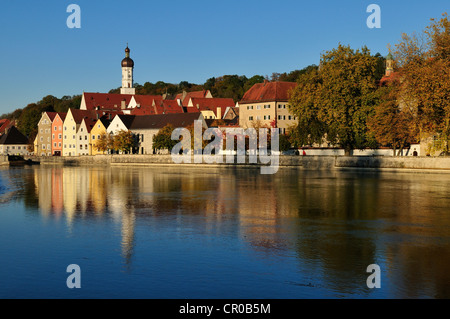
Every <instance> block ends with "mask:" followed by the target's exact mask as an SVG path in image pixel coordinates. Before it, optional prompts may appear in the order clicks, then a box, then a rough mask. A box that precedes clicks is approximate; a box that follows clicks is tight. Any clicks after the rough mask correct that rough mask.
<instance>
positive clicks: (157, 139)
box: [153, 124, 178, 151]
mask: <svg viewBox="0 0 450 319" xmlns="http://www.w3.org/2000/svg"><path fill="white" fill-rule="evenodd" d="M174 129H175V128H174V127H173V125H171V124H167V125H166V126H164V127H163V128H162V129H160V130H159V132H158V134H156V135H155V136H154V137H153V148H154V149H157V150H169V151H172V148H174V146H175V145H177V144H178V141H173V140H172V132H173V130H174Z"/></svg>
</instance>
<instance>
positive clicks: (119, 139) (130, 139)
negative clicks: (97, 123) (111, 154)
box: [112, 130, 136, 153]
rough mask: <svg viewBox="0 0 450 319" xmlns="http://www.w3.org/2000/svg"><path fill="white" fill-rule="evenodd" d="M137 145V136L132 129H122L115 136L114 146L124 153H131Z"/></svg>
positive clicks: (116, 149)
mask: <svg viewBox="0 0 450 319" xmlns="http://www.w3.org/2000/svg"><path fill="white" fill-rule="evenodd" d="M134 147H136V138H135V136H134V134H133V133H132V132H131V131H128V130H127V131H126V130H120V131H119V132H118V133H116V134H115V135H114V137H113V141H112V148H113V150H115V151H120V152H122V153H131V152H132V150H133V148H134Z"/></svg>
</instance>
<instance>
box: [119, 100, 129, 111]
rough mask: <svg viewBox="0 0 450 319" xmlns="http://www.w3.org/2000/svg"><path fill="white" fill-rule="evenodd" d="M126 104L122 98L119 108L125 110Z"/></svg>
mask: <svg viewBox="0 0 450 319" xmlns="http://www.w3.org/2000/svg"><path fill="white" fill-rule="evenodd" d="M126 107H127V106H126V104H125V100H122V102H121V103H120V108H121V109H122V110H125V109H126Z"/></svg>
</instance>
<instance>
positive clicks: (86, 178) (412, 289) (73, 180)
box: [22, 166, 450, 297]
mask: <svg viewBox="0 0 450 319" xmlns="http://www.w3.org/2000/svg"><path fill="white" fill-rule="evenodd" d="M29 171H30V172H32V173H33V175H32V174H24V176H23V182H22V183H23V187H22V192H23V194H24V201H25V203H26V205H28V206H31V207H35V206H37V204H39V207H40V209H41V212H42V215H43V216H46V217H51V216H57V215H58V214H60V212H61V207H64V213H65V215H66V220H67V222H68V224H69V225H70V224H72V223H74V222H76V221H77V219H104V220H108V219H109V218H111V217H112V219H113V220H114V221H115V222H116V223H120V225H121V228H120V230H121V237H122V241H121V252H122V256H123V257H124V259H125V261H126V263H127V264H128V265H130V264H131V261H132V257H133V254H134V253H135V249H134V248H135V246H136V245H137V244H138V242H137V240H136V234H135V233H136V229H135V228H136V225H138V224H140V223H142V225H145V230H146V231H152V230H160V229H161V227H170V228H171V230H173V231H174V234H175V235H178V233H177V232H179V231H181V232H183V231H185V230H188V231H189V232H191V231H194V232H196V233H197V234H204V235H210V234H213V235H219V236H220V235H225V236H234V237H239V238H240V239H241V240H243V241H244V242H246V243H248V244H249V245H250V247H252V249H255V250H257V251H258V252H262V253H264V254H266V255H270V256H284V255H286V254H289V255H291V254H292V252H293V251H294V252H295V253H296V256H297V258H298V260H299V265H298V267H299V271H300V272H301V273H302V274H304V275H305V277H309V278H314V279H315V280H319V281H320V283H321V284H322V285H325V286H326V287H327V288H330V289H332V290H333V291H336V292H337V293H341V294H350V293H355V292H358V293H360V294H365V293H369V291H368V290H367V288H366V286H365V282H366V279H367V273H366V272H365V270H366V267H367V266H368V265H369V264H372V263H379V264H380V266H382V268H383V267H384V268H385V269H384V270H385V274H387V275H388V276H389V278H391V279H392V283H393V285H395V287H397V288H396V290H395V292H392V293H393V294H399V296H398V297H404V296H409V297H415V296H422V295H423V294H424V293H426V295H428V296H435V297H443V296H446V297H448V296H449V295H450V292H449V291H448V289H449V288H448V285H447V283H448V282H450V280H449V279H450V278H449V275H448V274H447V271H446V266H448V265H449V262H450V260H449V259H450V257H447V256H450V251H449V250H450V248H449V243H448V238H449V234H448V225H450V216H449V214H448V212H447V211H448V207H449V206H450V200H449V198H448V197H447V195H446V194H447V190H448V188H449V186H450V181H448V177H446V176H439V175H423V176H417V175H411V174H396V175H393V174H381V173H375V172H374V173H367V172H366V173H358V172H338V171H333V172H329V171H295V170H284V169H282V170H280V171H279V172H278V173H277V174H276V175H274V176H267V175H260V171H259V169H213V168H209V169H197V168H195V169H186V168H180V167H154V168H149V167H143V168H134V167H110V168H103V167H64V168H58V167H45V166H42V167H35V168H30V169H29ZM174 229H176V231H175V230H174ZM311 283H312V284H313V285H314V284H315V282H311Z"/></svg>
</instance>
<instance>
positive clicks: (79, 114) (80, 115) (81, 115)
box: [70, 109, 97, 124]
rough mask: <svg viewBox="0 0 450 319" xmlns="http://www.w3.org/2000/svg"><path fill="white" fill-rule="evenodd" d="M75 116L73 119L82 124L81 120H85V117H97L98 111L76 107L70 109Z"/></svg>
mask: <svg viewBox="0 0 450 319" xmlns="http://www.w3.org/2000/svg"><path fill="white" fill-rule="evenodd" d="M70 111H71V113H72V116H73V119H74V121H75V123H77V124H81V121H83V119H95V118H97V113H96V112H95V111H92V110H91V111H88V110H76V109H71V110H70Z"/></svg>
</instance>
